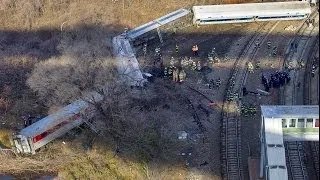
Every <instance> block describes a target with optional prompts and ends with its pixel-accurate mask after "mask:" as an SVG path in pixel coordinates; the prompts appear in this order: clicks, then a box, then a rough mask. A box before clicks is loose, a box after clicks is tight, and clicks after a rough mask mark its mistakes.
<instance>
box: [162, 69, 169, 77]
mask: <svg viewBox="0 0 320 180" xmlns="http://www.w3.org/2000/svg"><path fill="white" fill-rule="evenodd" d="M163 73H164V77H167V76H168V68H167V67H165V68H164V72H163Z"/></svg>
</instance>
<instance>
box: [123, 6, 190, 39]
mask: <svg viewBox="0 0 320 180" xmlns="http://www.w3.org/2000/svg"><path fill="white" fill-rule="evenodd" d="M189 13H190V11H189V10H187V9H178V10H176V11H174V12H171V13H169V14H167V15H165V16H162V17H161V18H158V19H156V20H153V21H150V22H148V23H146V24H144V25H141V26H139V27H136V28H134V29H132V30H130V31H128V33H127V36H128V37H129V38H131V39H135V38H136V37H138V36H141V35H142V34H144V33H147V32H149V31H151V30H154V29H156V28H158V27H160V26H162V25H164V24H166V23H169V22H172V21H175V20H177V19H179V18H181V17H183V16H185V15H187V14H189Z"/></svg>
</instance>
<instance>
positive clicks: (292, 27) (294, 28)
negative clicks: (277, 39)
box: [284, 25, 297, 31]
mask: <svg viewBox="0 0 320 180" xmlns="http://www.w3.org/2000/svg"><path fill="white" fill-rule="evenodd" d="M296 29H297V27H295V26H293V25H290V26H287V27H285V28H284V30H285V31H295V30H296Z"/></svg>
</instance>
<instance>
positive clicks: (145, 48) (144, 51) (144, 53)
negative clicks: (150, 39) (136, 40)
mask: <svg viewBox="0 0 320 180" xmlns="http://www.w3.org/2000/svg"><path fill="white" fill-rule="evenodd" d="M147 46H148V44H147V43H146V42H145V43H144V44H143V55H144V56H145V55H146V54H147Z"/></svg>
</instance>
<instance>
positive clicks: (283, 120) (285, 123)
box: [282, 119, 288, 128]
mask: <svg viewBox="0 0 320 180" xmlns="http://www.w3.org/2000/svg"><path fill="white" fill-rule="evenodd" d="M287 127H288V125H287V120H286V119H282V128H287Z"/></svg>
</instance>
